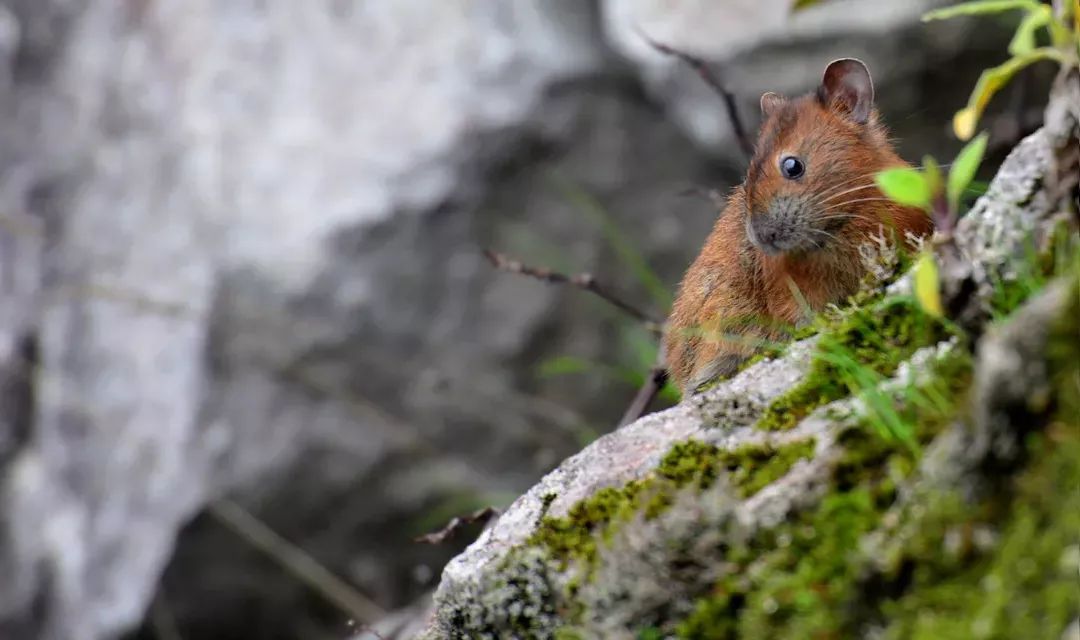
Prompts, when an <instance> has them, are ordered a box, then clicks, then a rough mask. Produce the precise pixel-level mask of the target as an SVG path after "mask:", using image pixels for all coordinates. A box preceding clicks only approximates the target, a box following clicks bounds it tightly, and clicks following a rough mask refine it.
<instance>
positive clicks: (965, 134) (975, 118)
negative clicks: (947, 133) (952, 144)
mask: <svg viewBox="0 0 1080 640" xmlns="http://www.w3.org/2000/svg"><path fill="white" fill-rule="evenodd" d="M978 122H979V114H978V113H976V112H975V109H973V108H971V107H964V108H963V109H961V110H959V111H957V112H956V115H954V116H953V119H952V128H953V133H955V134H956V137H957V138H958V139H960V140H970V139H971V136H973V135H975V125H976V124H978Z"/></svg>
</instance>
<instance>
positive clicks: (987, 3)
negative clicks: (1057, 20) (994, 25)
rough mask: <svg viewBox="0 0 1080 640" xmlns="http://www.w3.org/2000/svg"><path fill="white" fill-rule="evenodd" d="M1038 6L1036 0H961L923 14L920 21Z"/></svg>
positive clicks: (1036, 8)
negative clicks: (970, 0) (962, 0)
mask: <svg viewBox="0 0 1080 640" xmlns="http://www.w3.org/2000/svg"><path fill="white" fill-rule="evenodd" d="M1040 6H1041V5H1040V3H1039V2H1038V1H1037V0H975V1H974V2H963V3H960V4H956V5H953V6H951V7H944V8H941V9H935V10H933V11H930V12H928V13H925V14H923V17H922V21H923V22H930V21H931V20H948V19H950V18H955V17H957V16H974V15H981V14H987V13H1001V12H1002V11H1012V10H1014V9H1027V10H1028V11H1037V10H1038V9H1039V7H1040Z"/></svg>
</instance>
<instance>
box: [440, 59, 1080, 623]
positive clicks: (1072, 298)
mask: <svg viewBox="0 0 1080 640" xmlns="http://www.w3.org/2000/svg"><path fill="white" fill-rule="evenodd" d="M1046 113H1047V120H1046V124H1045V127H1044V128H1043V129H1042V130H1040V131H1038V132H1036V133H1035V134H1032V135H1031V136H1029V137H1027V138H1026V139H1025V140H1023V141H1022V142H1021V143H1020V144H1019V145H1018V146H1017V147H1016V148H1015V149H1014V150H1013V152H1012V153H1011V154H1010V155H1009V157H1008V158H1007V159H1006V161H1005V162H1004V164H1003V165H1002V166H1001V168H1000V170H999V172H998V173H997V176H996V177H995V179H994V180H993V182H992V183H991V185H990V188H989V191H988V192H987V193H986V194H985V195H984V196H983V197H982V198H981V199H980V200H979V201H978V202H977V203H976V204H975V205H974V207H973V209H972V210H971V211H970V212H969V213H968V214H967V216H966V217H965V218H964V219H963V220H962V222H961V224H960V225H959V229H958V231H957V233H956V239H955V240H956V247H957V248H958V249H959V254H960V255H961V256H962V261H961V262H959V263H958V265H955V266H952V267H950V266H949V265H945V264H943V265H942V266H943V268H942V270H941V273H942V277H943V282H942V291H944V292H945V294H946V306H947V308H949V309H954V310H955V309H960V310H963V315H965V317H973V318H981V320H974V321H972V322H971V323H970V324H969V326H967V327H965V328H963V329H961V328H959V327H957V326H955V325H947V324H945V325H943V324H941V323H940V322H939V321H938V320H936V319H935V318H933V317H931V316H927V315H926V314H924V313H923V312H922V311H921V309H920V307H919V306H918V305H917V304H914V302H913V298H912V297H911V289H912V280H911V275H910V274H905V275H903V276H902V277H901V278H900V279H899V280H897V281H895V282H892V283H891V284H889V285H888V286H887V287H885V291H878V292H876V293H875V292H873V290H868V292H865V294H861V295H863V297H861V298H860V299H859V301H858V302H857V304H855V305H854V306H852V307H849V308H845V309H839V310H837V311H836V312H835V313H833V314H831V316H830V317H829V318H828V320H827V321H826V322H825V323H824V324H823V325H822V326H821V327H820V328H819V330H818V332H817V334H816V335H814V336H812V337H809V338H806V339H804V340H801V341H799V342H796V343H794V344H793V345H791V346H790V347H789V348H788V349H787V350H786V352H785V353H784V354H783V355H781V356H778V357H776V358H773V359H765V360H763V361H761V362H758V363H756V364H753V365H751V366H749V367H748V368H746V369H745V370H744V371H742V372H741V373H739V374H737V375H736V376H735V377H734V378H732V379H731V380H730V381H727V382H721V383H719V384H718V385H717V386H715V387H714V388H713V389H711V390H709V391H706V392H704V393H702V394H700V395H697V396H694V397H693V398H691V399H689V400H688V401H686V402H684V403H683V404H681V405H680V406H677V407H675V408H672V409H669V410H667V411H664V412H661V413H657V414H654V415H651V416H647V417H645V418H643V419H641V420H639V421H638V422H636V423H633V424H631V425H628V426H626V427H624V428H622V429H619V430H618V431H616V432H613V433H610V434H608V435H606V436H604V437H602V438H600V439H599V440H597V441H596V442H594V443H593V444H591V445H590V446H588V447H586V448H585V449H584V450H583V451H581V452H580V453H578V454H577V455H575V456H573V457H571V458H569V459H568V460H567V461H566V462H564V463H563V464H562V465H561V466H560V467H558V468H557V469H556V470H555V471H553V472H552V473H550V474H548V475H547V476H546V477H545V478H544V479H543V480H541V481H540V483H539V484H537V485H536V486H534V487H533V488H532V489H530V490H529V491H528V492H526V493H525V494H524V495H523V496H522V497H520V498H519V499H518V500H517V501H516V502H514V504H513V505H512V506H511V507H510V508H509V509H508V510H507V511H506V512H505V513H504V514H503V515H502V516H501V517H500V518H499V519H498V520H497V521H495V523H494V524H493V525H491V526H490V527H489V528H488V529H487V530H486V531H484V533H483V534H482V535H481V536H480V537H479V539H478V540H477V541H476V542H474V543H473V544H472V545H471V546H469V548H468V549H467V550H466V551H465V552H463V553H462V554H461V555H459V556H458V557H456V558H454V559H453V560H452V561H451V562H450V563H449V564H448V565H447V567H446V569H445V571H444V572H443V576H442V582H441V584H440V586H439V588H438V590H437V592H436V594H435V597H434V608H433V610H432V611H430V612H429V619H428V623H427V624H428V626H427V629H426V631H425V632H424V633H423V634H421V635H422V637H424V638H429V639H434V638H576V639H586V638H588V639H592V638H605V639H619V638H626V639H628V640H629V639H632V638H668V637H679V638H736V637H740V638H742V637H746V638H766V637H770V638H771V637H777V638H779V637H784V638H789V637H790V638H796V637H798V638H808V637H818V636H820V637H874V638H913V637H914V638H945V637H949V638H976V637H978V638H1015V637H1031V638H1047V639H1051V638H1052V639H1055V640H1056V639H1058V638H1067V637H1070V636H1068V635H1063V634H1066V633H1067V629H1069V628H1075V626H1076V624H1077V622H1076V620H1077V619H1078V617H1080V591H1077V589H1076V588H1075V587H1076V584H1077V578H1078V574H1080V545H1078V539H1077V532H1078V531H1080V520H1078V518H1080V516H1077V514H1078V513H1080V482H1078V480H1080V458H1078V457H1077V454H1078V453H1080V370H1078V368H1077V367H1078V364H1077V363H1078V362H1080V360H1078V359H1077V356H1078V351H1080V324H1078V321H1080V320H1078V319H1080V242H1078V236H1077V226H1076V225H1077V222H1078V220H1080V218H1078V215H1077V211H1078V203H1077V200H1076V190H1075V187H1074V188H1073V190H1072V191H1071V192H1070V193H1069V194H1068V195H1067V196H1066V197H1064V198H1052V197H1049V196H1048V195H1047V190H1046V189H1045V185H1046V184H1052V183H1054V182H1055V181H1056V180H1057V179H1058V178H1059V176H1058V172H1059V171H1062V170H1064V168H1063V167H1062V166H1060V165H1059V163H1058V161H1057V159H1058V158H1059V156H1060V155H1061V153H1060V152H1061V151H1062V150H1066V149H1068V148H1069V147H1070V146H1071V147H1072V148H1073V149H1075V147H1076V145H1077V144H1078V143H1080V73H1077V72H1076V71H1075V70H1073V72H1072V73H1071V74H1069V75H1067V74H1062V75H1061V77H1060V78H1059V81H1058V84H1057V86H1056V88H1055V93H1054V95H1053V96H1052V98H1051V102H1050V105H1049V107H1048V109H1047V112H1046ZM1068 170H1070V171H1071V168H1070V169H1068ZM939 251H940V250H939ZM1033 251H1034V252H1035V253H1037V254H1038V255H1040V256H1042V257H1041V258H1034V257H1032V253H1033ZM941 255H944V254H941ZM1025 256H1027V257H1025ZM1047 256H1051V257H1052V259H1053V261H1056V263H1055V264H1056V265H1057V266H1053V267H1047V266H1046V265H1045V264H1044V262H1045V261H1046V260H1050V259H1051V258H1048V257H1047ZM941 260H945V258H941ZM1040 261H1043V262H1040ZM1040 265H1041V266H1040ZM949 278H955V279H961V278H962V279H965V280H966V281H968V282H969V285H968V286H959V283H958V282H950V281H948V279H949ZM879 289H880V287H879ZM960 291H963V293H958V292H960ZM950 292H953V294H950ZM1009 292H1011V293H1009ZM950 296H951V297H950ZM827 315H828V314H827ZM842 354H846V355H850V356H852V357H853V358H855V359H857V360H859V361H860V363H861V368H860V369H859V370H858V371H860V372H861V373H862V374H863V375H864V376H870V377H869V378H865V377H863V378H859V377H858V376H854V377H851V378H850V379H851V380H856V381H857V380H869V383H866V382H863V383H860V384H859V385H858V386H855V387H851V388H849V387H848V386H847V384H848V383H847V382H846V381H847V380H849V378H848V377H846V376H848V375H849V373H850V371H851V370H850V369H845V368H843V367H841V366H840V365H837V364H836V363H837V362H840V360H838V359H837V357H838V356H840V355H842ZM830 356H831V357H830ZM853 389H854V392H853ZM1044 492H1045V493H1044ZM1070 625H1071V627H1070Z"/></svg>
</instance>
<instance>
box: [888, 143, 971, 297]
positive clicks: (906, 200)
mask: <svg viewBox="0 0 1080 640" xmlns="http://www.w3.org/2000/svg"><path fill="white" fill-rule="evenodd" d="M986 141H987V134H986V133H985V132H984V133H982V134H980V135H979V136H978V137H976V138H975V139H974V140H972V141H970V142H968V144H967V145H965V146H964V148H963V149H961V151H960V153H959V154H958V155H957V156H956V160H955V161H954V162H953V163H952V167H951V168H950V169H949V171H948V174H947V175H945V176H943V175H942V169H941V166H940V165H939V164H938V163H937V161H936V160H934V159H933V158H932V157H930V156H926V157H925V158H923V166H922V168H921V169H917V168H913V167H902V168H898V169H888V170H885V171H882V172H880V173H878V174H877V176H876V177H875V180H876V181H877V184H878V187H879V188H880V189H881V191H882V193H884V194H885V196H886V197H888V198H890V199H892V200H893V201H895V202H898V203H900V204H903V205H906V206H909V207H919V208H921V209H923V210H924V211H926V212H927V214H928V215H930V216H931V217H932V218H933V220H934V227H935V229H936V231H937V237H938V239H939V240H940V241H948V240H949V239H950V238H952V233H953V230H954V229H955V228H956V221H957V220H959V219H960V213H961V212H960V206H961V196H962V195H963V193H964V192H965V191H966V190H967V189H968V187H969V185H970V184H971V182H972V180H974V178H975V172H976V171H978V169H979V165H980V164H981V163H982V158H983V154H985V153H986ZM914 277H915V297H916V299H917V300H918V301H919V305H920V306H921V307H922V308H923V310H924V311H926V313H928V314H930V315H932V316H934V317H937V318H940V317H941V316H942V315H943V313H944V310H943V308H942V304H941V291H940V283H939V279H938V266H937V262H936V260H935V258H934V253H933V250H932V248H931V246H930V245H925V246H924V247H923V250H922V253H921V254H920V256H919V258H918V260H917V261H916V262H915V266H914Z"/></svg>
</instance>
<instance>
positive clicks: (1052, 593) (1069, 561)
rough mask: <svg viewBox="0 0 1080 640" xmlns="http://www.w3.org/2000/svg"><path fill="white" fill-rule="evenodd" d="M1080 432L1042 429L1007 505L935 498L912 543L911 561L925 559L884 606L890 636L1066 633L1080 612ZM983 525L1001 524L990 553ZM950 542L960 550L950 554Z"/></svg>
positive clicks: (1077, 428)
mask: <svg viewBox="0 0 1080 640" xmlns="http://www.w3.org/2000/svg"><path fill="white" fill-rule="evenodd" d="M1078 436H1080V423H1077V421H1076V419H1075V418H1074V419H1073V421H1072V422H1071V423H1070V424H1066V423H1058V424H1057V425H1056V426H1054V427H1052V428H1050V429H1049V430H1048V431H1047V432H1046V433H1045V434H1035V435H1034V436H1033V437H1032V439H1031V442H1030V443H1029V451H1028V455H1029V458H1030V460H1031V461H1032V463H1033V464H1032V465H1031V467H1030V468H1028V469H1027V470H1026V471H1025V472H1023V473H1022V474H1020V476H1019V477H1018V478H1017V479H1016V481H1015V483H1013V486H1012V487H1011V491H1010V492H1009V493H1011V494H1012V495H1011V500H1009V501H1008V503H1007V504H995V502H998V501H996V500H990V501H988V502H987V503H986V504H984V505H981V507H979V508H975V509H973V508H972V507H971V506H970V505H965V504H964V503H963V501H961V500H960V499H959V498H957V497H955V496H949V497H947V498H942V499H939V500H937V501H935V502H932V503H931V504H930V505H928V508H927V509H926V512H927V513H926V515H925V516H923V517H922V518H921V519H920V526H919V527H918V529H917V531H916V535H915V536H914V537H913V539H911V540H910V541H909V542H908V543H907V545H906V547H905V556H904V561H905V562H907V563H916V562H917V568H916V569H915V571H914V572H913V574H912V576H911V578H910V586H909V588H908V590H907V593H905V594H904V595H903V596H902V597H900V598H896V599H894V600H891V601H888V602H886V603H885V604H884V605H883V607H882V612H883V614H884V615H885V617H886V619H888V620H889V622H890V624H889V626H888V629H887V632H886V634H885V636H884V637H885V638H896V639H900V638H905V639H906V638H911V639H913V640H934V639H937V638H956V639H957V640H965V639H968V638H971V639H975V638H980V639H1001V640H1007V639H1012V638H1033V639H1040V638H1047V639H1054V640H1057V639H1058V638H1061V637H1063V636H1062V633H1063V632H1064V630H1065V628H1066V626H1067V625H1068V624H1069V623H1070V622H1071V621H1072V620H1073V619H1074V618H1075V617H1076V616H1077V615H1080V587H1078V582H1077V575H1078V572H1080V437H1078ZM1002 521H1003V522H1002ZM976 530H982V531H987V532H991V531H995V530H997V531H998V533H997V534H996V535H997V536H998V539H997V541H996V542H995V543H994V544H993V548H992V549H991V550H990V551H987V552H983V553H978V551H977V549H975V547H974V544H973V541H972V537H973V531H976ZM950 539H951V540H954V541H955V542H952V543H950V542H949V541H950ZM950 546H952V547H954V548H956V549H957V550H954V551H953V552H952V553H949V552H943V551H942V550H943V549H948V548H949V547H950Z"/></svg>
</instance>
